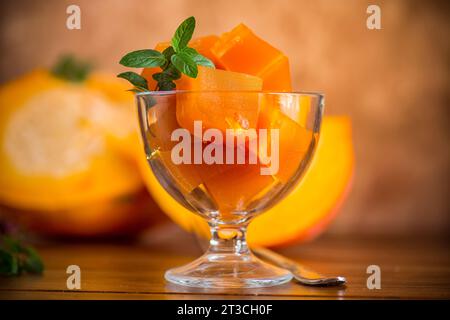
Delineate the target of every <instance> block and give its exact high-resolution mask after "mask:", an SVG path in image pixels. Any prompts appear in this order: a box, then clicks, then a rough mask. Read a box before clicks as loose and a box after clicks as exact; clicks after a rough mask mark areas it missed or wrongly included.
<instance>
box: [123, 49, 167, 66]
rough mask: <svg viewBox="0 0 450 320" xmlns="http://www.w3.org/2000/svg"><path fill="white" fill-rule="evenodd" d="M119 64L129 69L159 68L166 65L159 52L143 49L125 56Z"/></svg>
mask: <svg viewBox="0 0 450 320" xmlns="http://www.w3.org/2000/svg"><path fill="white" fill-rule="evenodd" d="M119 63H120V64H121V65H123V66H125V67H130V68H151V67H161V66H163V65H164V64H165V63H166V58H165V57H164V55H163V54H162V53H161V52H159V51H156V50H152V49H144V50H137V51H133V52H130V53H128V54H126V55H125V56H123V57H122V59H120V62H119Z"/></svg>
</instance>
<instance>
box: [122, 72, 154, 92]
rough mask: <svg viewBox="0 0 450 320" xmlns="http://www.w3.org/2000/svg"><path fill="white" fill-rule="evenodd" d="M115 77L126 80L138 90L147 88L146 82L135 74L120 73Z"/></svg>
mask: <svg viewBox="0 0 450 320" xmlns="http://www.w3.org/2000/svg"><path fill="white" fill-rule="evenodd" d="M117 77H118V78H122V79H125V80H128V81H129V82H130V83H131V84H132V85H134V86H136V87H138V88H144V89H146V88H148V84H147V80H146V79H145V78H144V77H142V76H140V75H138V74H137V73H136V72H132V71H127V72H122V73H120V74H118V75H117Z"/></svg>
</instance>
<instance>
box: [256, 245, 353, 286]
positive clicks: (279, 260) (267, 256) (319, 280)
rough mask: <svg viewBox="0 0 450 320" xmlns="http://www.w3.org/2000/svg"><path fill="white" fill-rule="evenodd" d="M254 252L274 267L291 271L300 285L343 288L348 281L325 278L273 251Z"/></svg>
mask: <svg viewBox="0 0 450 320" xmlns="http://www.w3.org/2000/svg"><path fill="white" fill-rule="evenodd" d="M252 251H253V252H254V253H255V254H256V255H257V256H259V257H260V258H262V259H264V260H266V261H268V262H271V263H273V264H274V265H276V266H278V267H280V268H283V269H286V270H289V271H290V272H291V273H292V275H293V276H294V278H295V280H297V281H298V282H299V283H300V284H303V285H307V286H342V285H344V284H345V283H346V282H347V280H346V279H345V277H325V276H323V275H321V274H320V273H317V272H315V271H312V270H309V269H307V268H305V267H304V266H302V265H301V264H299V263H298V262H295V261H292V260H290V259H288V258H286V257H284V256H282V255H280V254H278V253H275V252H273V251H272V250H269V249H266V248H261V247H259V248H252Z"/></svg>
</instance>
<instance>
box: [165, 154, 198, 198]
mask: <svg viewBox="0 0 450 320" xmlns="http://www.w3.org/2000/svg"><path fill="white" fill-rule="evenodd" d="M159 156H160V158H161V161H162V162H163V163H164V166H165V167H166V168H167V169H168V170H169V172H170V174H171V176H172V178H173V179H174V180H175V182H176V183H177V184H178V186H179V187H180V188H181V189H183V191H185V192H187V193H189V192H191V191H192V190H193V189H195V188H196V187H197V186H198V185H200V184H201V180H200V176H199V175H198V173H197V171H196V170H195V166H196V165H194V164H184V163H182V164H175V163H174V162H173V161H172V158H171V151H161V152H159Z"/></svg>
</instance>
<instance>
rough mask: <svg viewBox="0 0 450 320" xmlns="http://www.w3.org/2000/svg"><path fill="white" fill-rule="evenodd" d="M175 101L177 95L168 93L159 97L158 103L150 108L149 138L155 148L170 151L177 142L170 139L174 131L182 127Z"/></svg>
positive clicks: (151, 145)
mask: <svg viewBox="0 0 450 320" xmlns="http://www.w3.org/2000/svg"><path fill="white" fill-rule="evenodd" d="M175 103H176V99H175V96H173V95H168V96H165V97H164V98H161V99H158V102H157V104H156V105H155V106H153V107H152V108H150V109H149V110H148V114H147V116H148V119H147V121H148V123H149V130H148V133H147V135H148V136H147V140H148V143H149V145H150V147H151V148H152V149H153V150H156V149H158V150H164V151H168V150H171V149H172V147H173V146H174V145H175V144H176V143H177V142H175V141H171V139H170V136H171V134H172V132H173V131H174V130H176V129H178V128H179V127H180V126H179V125H178V122H177V118H176V114H175Z"/></svg>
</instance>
